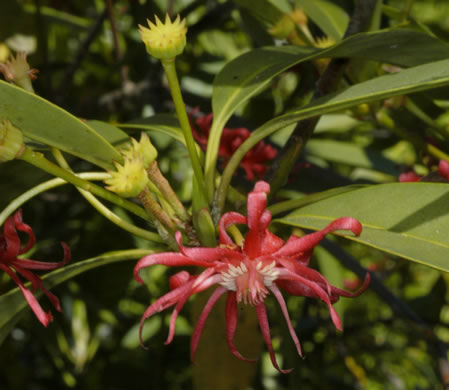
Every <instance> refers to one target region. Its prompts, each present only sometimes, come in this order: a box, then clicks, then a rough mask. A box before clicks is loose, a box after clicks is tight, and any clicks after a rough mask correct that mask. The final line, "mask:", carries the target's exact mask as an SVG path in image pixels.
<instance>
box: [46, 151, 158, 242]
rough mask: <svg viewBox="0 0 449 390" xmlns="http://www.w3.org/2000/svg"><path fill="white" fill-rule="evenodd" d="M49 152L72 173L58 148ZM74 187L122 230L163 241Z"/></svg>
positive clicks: (92, 196) (84, 191) (88, 193)
mask: <svg viewBox="0 0 449 390" xmlns="http://www.w3.org/2000/svg"><path fill="white" fill-rule="evenodd" d="M51 152H52V154H53V156H54V158H55V160H56V161H57V162H58V164H59V165H60V166H61V167H62V168H64V169H66V170H68V171H69V172H72V173H74V172H73V171H72V169H71V168H70V166H69V164H68V163H67V161H66V159H65V158H64V156H63V155H62V153H61V151H60V150H59V149H56V148H55V147H52V148H51ZM107 175H108V176H109V177H110V175H109V174H107ZM76 189H77V190H78V191H79V193H80V194H81V195H82V196H83V197H84V198H85V199H86V200H87V201H88V202H89V203H90V204H91V206H93V207H94V208H95V209H96V210H97V211H98V212H99V213H100V214H101V215H103V216H104V217H105V218H106V219H108V220H109V221H111V222H112V223H114V224H115V225H117V226H119V227H120V228H122V229H123V230H126V231H128V232H130V233H132V234H135V235H137V236H140V237H144V238H146V239H149V240H151V241H154V239H152V238H151V237H154V236H156V237H157V238H158V241H159V242H163V240H161V237H160V236H159V235H158V234H155V233H151V232H148V231H146V230H144V229H141V228H139V227H137V226H135V225H134V224H132V223H129V222H127V221H125V220H124V219H122V218H120V217H119V216H118V215H117V214H115V213H113V212H112V211H111V210H110V209H108V208H107V207H106V206H105V205H104V204H103V203H101V202H100V201H99V200H98V199H97V198H96V197H95V196H94V195H92V194H91V193H90V192H88V191H86V190H83V189H81V188H78V187H77V188H76ZM148 233H150V234H148Z"/></svg>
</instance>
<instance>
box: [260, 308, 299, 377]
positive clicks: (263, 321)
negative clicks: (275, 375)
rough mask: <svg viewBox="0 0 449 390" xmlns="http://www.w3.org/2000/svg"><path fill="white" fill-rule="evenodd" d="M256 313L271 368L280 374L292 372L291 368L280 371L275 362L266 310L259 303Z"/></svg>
mask: <svg viewBox="0 0 449 390" xmlns="http://www.w3.org/2000/svg"><path fill="white" fill-rule="evenodd" d="M256 312H257V318H258V319H259V326H260V331H261V332H262V336H263V338H264V340H265V345H266V346H267V348H268V352H269V354H270V359H271V363H272V364H273V367H274V368H276V370H278V371H279V372H281V373H282V374H288V373H289V372H291V371H292V368H290V369H288V370H281V368H280V367H279V365H278V363H277V361H276V356H275V355H274V349H273V344H272V343H271V336H270V325H269V324H268V317H267V310H266V308H265V304H263V303H260V304H258V305H256Z"/></svg>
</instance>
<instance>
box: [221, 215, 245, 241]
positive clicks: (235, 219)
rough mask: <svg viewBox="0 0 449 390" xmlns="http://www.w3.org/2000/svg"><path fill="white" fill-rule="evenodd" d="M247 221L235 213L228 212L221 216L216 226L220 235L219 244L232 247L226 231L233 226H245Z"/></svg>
mask: <svg viewBox="0 0 449 390" xmlns="http://www.w3.org/2000/svg"><path fill="white" fill-rule="evenodd" d="M246 223H247V219H246V217H245V216H243V215H242V214H239V213H236V212H235V211H230V212H228V213H225V214H223V216H222V217H221V218H220V222H219V224H218V230H219V233H220V243H221V244H225V245H234V242H233V241H232V239H231V237H229V235H228V233H227V232H226V229H227V228H228V227H229V226H231V225H234V224H246Z"/></svg>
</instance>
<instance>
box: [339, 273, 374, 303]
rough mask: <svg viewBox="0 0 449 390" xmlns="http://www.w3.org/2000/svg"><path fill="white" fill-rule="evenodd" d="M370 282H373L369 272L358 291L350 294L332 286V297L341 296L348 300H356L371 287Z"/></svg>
mask: <svg viewBox="0 0 449 390" xmlns="http://www.w3.org/2000/svg"><path fill="white" fill-rule="evenodd" d="M370 281H371V275H370V273H369V272H367V273H366V275H365V280H364V281H363V284H362V286H360V288H359V289H358V290H357V291H354V292H350V291H346V290H342V289H340V288H338V287H334V286H332V288H331V289H332V291H331V294H332V296H337V297H340V296H341V297H347V298H355V297H358V296H359V295H360V294H362V293H363V292H364V291H365V290H366V289H367V288H368V287H369V284H370Z"/></svg>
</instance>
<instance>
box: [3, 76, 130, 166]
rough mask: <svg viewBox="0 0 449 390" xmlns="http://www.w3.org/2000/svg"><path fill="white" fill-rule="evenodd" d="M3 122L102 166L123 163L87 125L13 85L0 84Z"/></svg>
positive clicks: (113, 150) (116, 152)
mask: <svg viewBox="0 0 449 390" xmlns="http://www.w3.org/2000/svg"><path fill="white" fill-rule="evenodd" d="M0 119H8V120H10V121H11V122H12V123H13V125H14V126H16V127H17V128H19V129H20V130H22V132H23V134H25V135H26V136H27V137H28V138H30V139H32V140H35V141H38V142H41V143H44V144H47V145H50V146H54V147H56V148H58V149H61V150H63V151H65V152H67V153H70V154H73V155H75V156H78V157H80V158H82V159H84V160H87V161H90V162H92V163H94V164H96V165H98V166H100V167H103V168H110V167H112V161H113V160H117V161H121V159H122V157H121V155H120V153H119V152H118V151H117V150H116V149H115V148H114V147H113V146H112V145H111V144H110V143H109V142H108V141H106V139H104V138H103V137H102V136H101V135H99V134H98V133H97V132H96V131H94V130H93V129H92V128H91V127H89V126H88V125H87V124H86V123H85V122H83V121H82V120H80V119H78V118H76V117H75V116H73V115H72V114H70V113H69V112H67V111H65V110H63V109H62V108H60V107H58V106H56V105H54V104H53V103H51V102H49V101H47V100H45V99H42V98H41V97H39V96H37V95H35V94H32V93H30V92H27V91H25V90H23V89H21V88H18V87H16V86H14V85H11V84H9V83H6V82H4V81H0Z"/></svg>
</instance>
